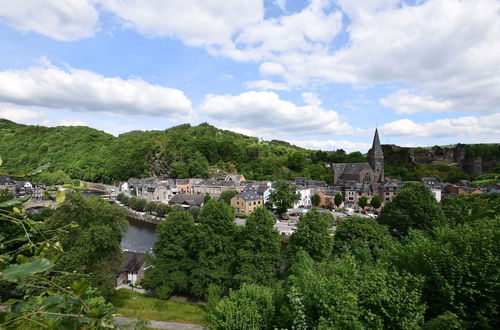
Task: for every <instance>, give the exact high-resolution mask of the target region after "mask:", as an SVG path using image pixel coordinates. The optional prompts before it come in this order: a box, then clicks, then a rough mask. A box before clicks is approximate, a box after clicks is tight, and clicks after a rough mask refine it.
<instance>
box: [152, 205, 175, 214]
mask: <svg viewBox="0 0 500 330" xmlns="http://www.w3.org/2000/svg"><path fill="white" fill-rule="evenodd" d="M170 209H171V208H170V206H169V205H165V204H163V203H159V204H158V205H156V210H155V211H156V215H157V216H159V217H164V216H165V215H167V214H168V212H169V211H170Z"/></svg>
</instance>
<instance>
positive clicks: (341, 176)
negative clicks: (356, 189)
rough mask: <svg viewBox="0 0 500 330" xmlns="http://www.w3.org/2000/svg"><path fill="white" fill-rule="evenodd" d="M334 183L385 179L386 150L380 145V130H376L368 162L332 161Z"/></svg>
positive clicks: (375, 181) (368, 181) (374, 181)
mask: <svg viewBox="0 0 500 330" xmlns="http://www.w3.org/2000/svg"><path fill="white" fill-rule="evenodd" d="M329 167H330V168H331V170H332V171H333V184H339V183H342V182H345V181H354V182H359V183H378V182H382V181H384V152H383V150H382V146H381V145H380V139H379V136H378V130H377V129H376V130H375V136H374V137H373V144H372V148H371V149H370V152H369V161H368V163H331V164H330V166H329Z"/></svg>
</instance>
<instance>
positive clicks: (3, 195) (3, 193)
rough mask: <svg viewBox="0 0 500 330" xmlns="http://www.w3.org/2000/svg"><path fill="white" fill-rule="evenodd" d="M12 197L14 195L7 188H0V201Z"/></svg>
mask: <svg viewBox="0 0 500 330" xmlns="http://www.w3.org/2000/svg"><path fill="white" fill-rule="evenodd" d="M11 199H14V195H13V194H11V193H10V192H9V191H8V190H7V189H0V203H2V202H5V201H8V200H11Z"/></svg>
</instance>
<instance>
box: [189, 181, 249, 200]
mask: <svg viewBox="0 0 500 330" xmlns="http://www.w3.org/2000/svg"><path fill="white" fill-rule="evenodd" d="M244 188H245V186H244V185H241V184H239V183H238V182H235V181H225V180H216V179H209V180H204V181H201V182H199V183H194V184H193V193H194V194H195V195H203V196H205V195H207V194H208V195H210V196H211V197H212V198H219V197H220V194H221V193H222V192H223V191H227V190H236V191H237V192H241V191H243V189H244Z"/></svg>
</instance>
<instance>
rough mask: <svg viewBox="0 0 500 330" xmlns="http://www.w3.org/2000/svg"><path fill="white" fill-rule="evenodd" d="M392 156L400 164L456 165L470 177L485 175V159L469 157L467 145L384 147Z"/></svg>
mask: <svg viewBox="0 0 500 330" xmlns="http://www.w3.org/2000/svg"><path fill="white" fill-rule="evenodd" d="M384 147H385V148H384V149H386V150H388V151H389V153H390V154H393V155H397V158H398V160H399V162H413V163H416V164H431V163H433V162H445V163H455V164H457V165H458V167H459V168H460V169H461V170H462V171H464V172H465V173H467V174H469V175H474V176H476V175H480V174H482V173H483V159H482V158H481V157H480V156H478V157H476V156H470V155H467V149H466V145H465V144H457V145H456V146H454V147H439V146H435V147H432V148H405V147H398V146H394V145H391V146H384Z"/></svg>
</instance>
